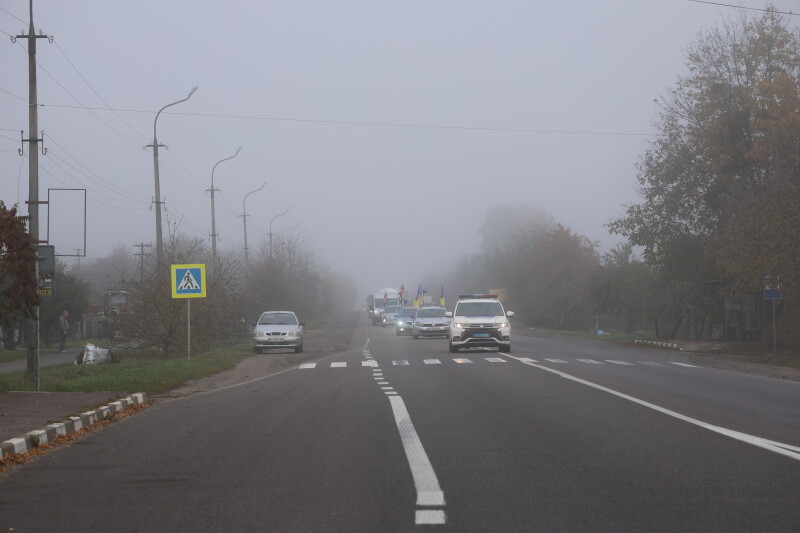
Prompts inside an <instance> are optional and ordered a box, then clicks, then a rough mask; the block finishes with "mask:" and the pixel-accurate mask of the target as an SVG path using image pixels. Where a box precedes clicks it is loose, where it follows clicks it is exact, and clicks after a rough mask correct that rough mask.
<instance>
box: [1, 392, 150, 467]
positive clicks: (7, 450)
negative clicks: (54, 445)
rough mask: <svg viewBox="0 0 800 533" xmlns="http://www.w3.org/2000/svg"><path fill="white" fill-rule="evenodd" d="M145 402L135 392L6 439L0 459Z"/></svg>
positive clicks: (138, 393) (145, 395)
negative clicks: (61, 420) (19, 435)
mask: <svg viewBox="0 0 800 533" xmlns="http://www.w3.org/2000/svg"><path fill="white" fill-rule="evenodd" d="M146 401H147V394H146V393H144V392H137V393H136V394H131V395H130V396H128V397H126V398H122V399H120V400H117V401H116V402H111V403H109V404H108V405H103V406H101V407H98V408H97V409H95V410H94V411H86V412H84V413H81V414H80V416H70V417H69V418H67V419H66V420H64V421H63V422H58V423H56V424H48V425H47V426H45V427H44V428H43V429H35V430H33V431H29V432H28V433H26V434H25V435H23V436H21V437H17V438H14V439H8V440H7V441H4V442H2V443H0V458H3V457H5V456H6V455H10V454H15V453H25V452H29V451H31V450H32V449H34V448H36V447H37V446H39V445H40V444H45V443H48V442H50V441H51V440H53V438H54V437H55V436H56V435H67V434H69V433H74V432H75V431H78V430H79V429H83V428H85V427H87V426H90V425H92V424H94V423H95V422H97V421H98V420H103V419H104V418H108V417H109V416H110V415H113V414H115V413H118V412H120V411H122V410H124V409H127V408H128V407H130V406H132V405H142V404H143V403H145V402H146Z"/></svg>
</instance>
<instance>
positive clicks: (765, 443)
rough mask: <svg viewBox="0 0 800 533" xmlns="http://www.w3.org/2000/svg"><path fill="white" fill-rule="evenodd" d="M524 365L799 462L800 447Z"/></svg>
mask: <svg viewBox="0 0 800 533" xmlns="http://www.w3.org/2000/svg"><path fill="white" fill-rule="evenodd" d="M509 357H511V358H512V359H517V360H519V358H517V357H514V356H513V355H509ZM524 364H526V365H528V366H532V367H534V368H539V369H541V370H544V371H546V372H552V373H553V374H556V375H558V376H561V377H562V378H564V379H568V380H570V381H574V382H575V383H580V384H581V385H586V386H587V387H592V388H593V389H597V390H599V391H603V392H606V393H608V394H612V395H614V396H617V397H618V398H622V399H624V400H628V401H630V402H633V403H636V404H638V405H641V406H643V407H647V408H649V409H653V410H654V411H658V412H659V413H662V414H665V415H668V416H671V417H673V418H677V419H678V420H682V421H684V422H688V423H689V424H694V425H695V426H699V427H701V428H704V429H707V430H709V431H713V432H714V433H718V434H720V435H724V436H726V437H729V438H732V439H735V440H738V441H741V442H744V443H747V444H751V445H753V446H757V447H759V448H762V449H764V450H768V451H771V452H773V453H777V454H779V455H783V456H785V457H789V458H790V459H794V460H795V461H800V446H793V445H791V444H786V443H783V442H776V441H773V440H768V439H765V438H762V437H757V436H755V435H748V434H747V433H742V432H740V431H735V430H732V429H728V428H724V427H721V426H715V425H714V424H709V423H708V422H703V421H702V420H698V419H696V418H692V417H690V416H686V415H683V414H681V413H678V412H676V411H672V410H670V409H666V408H664V407H661V406H659V405H656V404H654V403H650V402H647V401H644V400H640V399H639V398H636V397H635V396H631V395H629V394H625V393H623V392H619V391H616V390H614V389H609V388H608V387H604V386H602V385H598V384H597V383H592V382H591V381H587V380H585V379H581V378H578V377H575V376H573V375H571V374H567V373H566V372H561V371H560V370H556V369H554V368H550V367H547V366H543V365H537V364H534V363H528V362H525V363H524ZM656 364H658V363H656ZM659 366H664V365H660V364H659Z"/></svg>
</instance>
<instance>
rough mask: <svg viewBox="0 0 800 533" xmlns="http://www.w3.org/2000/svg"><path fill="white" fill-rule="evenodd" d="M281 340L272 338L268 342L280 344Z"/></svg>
mask: <svg viewBox="0 0 800 533" xmlns="http://www.w3.org/2000/svg"><path fill="white" fill-rule="evenodd" d="M282 340H283V339H281V338H280V337H273V338H271V339H269V342H281V341H282Z"/></svg>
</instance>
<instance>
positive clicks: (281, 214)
mask: <svg viewBox="0 0 800 533" xmlns="http://www.w3.org/2000/svg"><path fill="white" fill-rule="evenodd" d="M288 212H289V208H288V207H287V208H286V211H284V212H283V213H280V214H278V215H275V216H274V217H272V219H271V220H270V221H269V259H270V261H271V260H272V222H273V221H274V220H275V219H276V218H278V217H280V216H283V215H285V214H286V213H288Z"/></svg>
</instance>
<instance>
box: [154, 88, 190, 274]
mask: <svg viewBox="0 0 800 533" xmlns="http://www.w3.org/2000/svg"><path fill="white" fill-rule="evenodd" d="M196 90H197V86H196V85H195V86H194V87H192V90H191V91H189V95H188V96H187V97H186V98H183V99H181V100H178V101H177V102H172V103H171V104H167V105H165V106H164V107H162V108H161V109H159V110H158V113H156V118H155V120H154V121H153V144H148V145H147V146H145V148H147V147H149V146H152V147H153V168H154V174H155V180H156V197H155V199H154V202H153V203H155V204H156V259H157V260H158V263H159V264H161V262H162V260H163V259H164V247H163V246H162V241H161V239H162V237H161V203H162V202H161V183H160V180H159V177H158V147H159V146H164V145H163V144H158V135H157V134H156V125H157V124H158V116H159V115H160V114H161V112H162V111H164V110H165V109H166V108H168V107H171V106H174V105H176V104H180V103H181V102H185V101H186V100H188V99H189V98H191V97H192V95H193V94H194V92H195V91H196Z"/></svg>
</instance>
